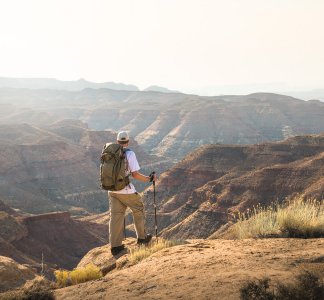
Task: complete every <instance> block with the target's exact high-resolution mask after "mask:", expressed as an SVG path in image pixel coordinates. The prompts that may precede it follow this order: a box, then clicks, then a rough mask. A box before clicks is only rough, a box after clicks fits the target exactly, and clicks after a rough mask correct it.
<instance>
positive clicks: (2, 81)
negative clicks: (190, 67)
mask: <svg viewBox="0 0 324 300" xmlns="http://www.w3.org/2000/svg"><path fill="white" fill-rule="evenodd" d="M0 88H26V89H53V90H67V91H81V90H83V89H86V88H91V89H102V88H104V89H111V90H125V91H138V90H139V89H138V87H137V86H135V85H131V84H124V83H115V82H102V83H96V82H90V81H87V80H85V79H83V78H80V79H79V80H76V81H62V80H57V79H55V78H9V77H0Z"/></svg>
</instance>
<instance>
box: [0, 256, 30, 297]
mask: <svg viewBox="0 0 324 300" xmlns="http://www.w3.org/2000/svg"><path fill="white" fill-rule="evenodd" d="M35 276H36V274H35V273H34V272H33V271H32V270H31V269H30V268H27V267H26V266H23V265H20V264H18V263H17V262H15V261H14V260H13V259H11V258H9V257H5V256H0V292H4V291H7V290H10V289H14V288H17V287H20V286H22V285H23V284H25V283H26V281H27V280H31V279H33V278H35Z"/></svg>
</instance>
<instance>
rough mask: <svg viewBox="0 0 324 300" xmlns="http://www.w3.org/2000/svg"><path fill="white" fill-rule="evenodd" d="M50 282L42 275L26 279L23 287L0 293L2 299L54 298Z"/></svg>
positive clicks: (35, 299)
mask: <svg viewBox="0 0 324 300" xmlns="http://www.w3.org/2000/svg"><path fill="white" fill-rule="evenodd" d="M53 289H54V287H53V285H52V283H51V282H50V281H49V280H47V279H45V278H44V277H42V276H38V277H36V278H35V279H33V280H28V281H27V282H26V284H25V285H24V287H23V288H20V289H17V290H12V291H8V292H5V293H2V294H0V299H3V300H54V299H55V297H54V292H53Z"/></svg>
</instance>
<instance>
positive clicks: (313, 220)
mask: <svg viewBox="0 0 324 300" xmlns="http://www.w3.org/2000/svg"><path fill="white" fill-rule="evenodd" d="M233 229H234V233H235V236H236V237H237V238H240V239H243V238H258V237H259V238H260V237H261V238H263V237H302V238H311V237H323V236H324V202H323V201H316V200H304V199H303V197H302V196H299V197H298V198H295V199H294V200H292V201H289V202H287V203H284V204H278V203H277V204H272V205H271V206H269V207H267V208H263V207H261V206H257V207H253V209H252V210H248V211H247V212H246V213H244V214H239V217H238V222H237V223H235V224H234V225H233Z"/></svg>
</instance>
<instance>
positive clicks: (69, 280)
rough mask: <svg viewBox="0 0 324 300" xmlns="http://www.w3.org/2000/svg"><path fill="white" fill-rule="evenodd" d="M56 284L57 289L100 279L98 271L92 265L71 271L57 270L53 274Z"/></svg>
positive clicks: (100, 274) (100, 275)
mask: <svg viewBox="0 0 324 300" xmlns="http://www.w3.org/2000/svg"><path fill="white" fill-rule="evenodd" d="M54 274H55V278H56V283H57V285H58V286H59V287H65V286H68V285H74V284H78V283H82V282H86V281H90V280H95V279H99V278H101V277H102V273H101V271H100V269H99V268H98V267H96V266H94V265H92V264H89V265H87V266H86V267H84V268H79V269H74V270H73V271H67V270H57V271H55V272H54Z"/></svg>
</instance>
